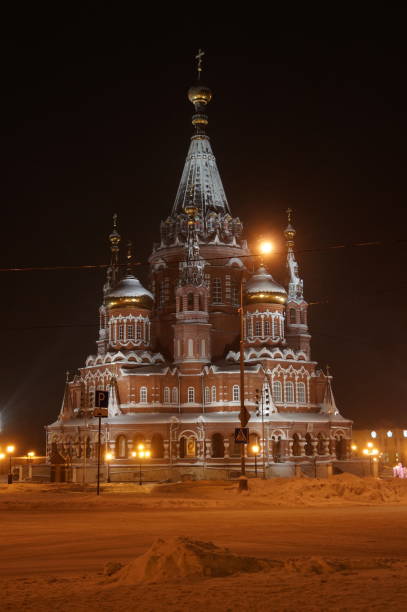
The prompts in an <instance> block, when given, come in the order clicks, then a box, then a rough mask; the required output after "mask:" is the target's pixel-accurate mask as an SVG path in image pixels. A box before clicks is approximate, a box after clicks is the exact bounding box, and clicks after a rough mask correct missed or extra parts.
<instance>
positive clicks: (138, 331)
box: [137, 321, 143, 340]
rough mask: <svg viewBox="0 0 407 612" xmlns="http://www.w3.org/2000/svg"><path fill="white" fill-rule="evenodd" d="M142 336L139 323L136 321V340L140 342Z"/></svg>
mask: <svg viewBox="0 0 407 612" xmlns="http://www.w3.org/2000/svg"><path fill="white" fill-rule="evenodd" d="M142 335H143V334H142V329H141V321H137V340H141V338H142Z"/></svg>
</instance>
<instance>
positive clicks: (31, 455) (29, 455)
mask: <svg viewBox="0 0 407 612" xmlns="http://www.w3.org/2000/svg"><path fill="white" fill-rule="evenodd" d="M34 457H35V452H34V451H28V453H27V465H28V480H32V477H33V466H32V462H33V459H34Z"/></svg>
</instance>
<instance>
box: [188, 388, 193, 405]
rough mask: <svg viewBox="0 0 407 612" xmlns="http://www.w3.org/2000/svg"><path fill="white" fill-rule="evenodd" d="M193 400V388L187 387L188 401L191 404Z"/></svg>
mask: <svg viewBox="0 0 407 612" xmlns="http://www.w3.org/2000/svg"><path fill="white" fill-rule="evenodd" d="M194 401H195V388H194V387H188V403H189V404H192V403H193V402H194Z"/></svg>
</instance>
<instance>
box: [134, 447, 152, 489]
mask: <svg viewBox="0 0 407 612" xmlns="http://www.w3.org/2000/svg"><path fill="white" fill-rule="evenodd" d="M131 456H132V457H133V458H134V459H138V460H139V485H140V486H141V485H142V484H143V479H142V473H141V463H142V461H143V460H144V459H149V458H150V457H151V451H149V450H146V449H145V448H144V444H138V445H137V450H136V451H132V453H131Z"/></svg>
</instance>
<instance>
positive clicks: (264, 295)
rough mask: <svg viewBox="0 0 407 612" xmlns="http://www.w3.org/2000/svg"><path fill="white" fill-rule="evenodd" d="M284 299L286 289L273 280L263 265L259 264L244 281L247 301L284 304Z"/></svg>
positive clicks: (285, 298) (285, 299) (285, 297)
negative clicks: (254, 271) (253, 272)
mask: <svg viewBox="0 0 407 612" xmlns="http://www.w3.org/2000/svg"><path fill="white" fill-rule="evenodd" d="M286 301H287V292H286V290H285V289H284V287H283V286H282V285H280V284H279V283H277V282H276V281H275V280H274V278H273V277H272V276H271V274H269V273H268V272H267V270H266V268H265V267H264V266H260V267H259V269H258V270H257V272H256V273H255V274H253V276H252V277H251V278H250V279H249V280H248V281H247V283H246V302H247V303H254V304H257V303H259V302H265V303H267V304H285V303H286Z"/></svg>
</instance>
